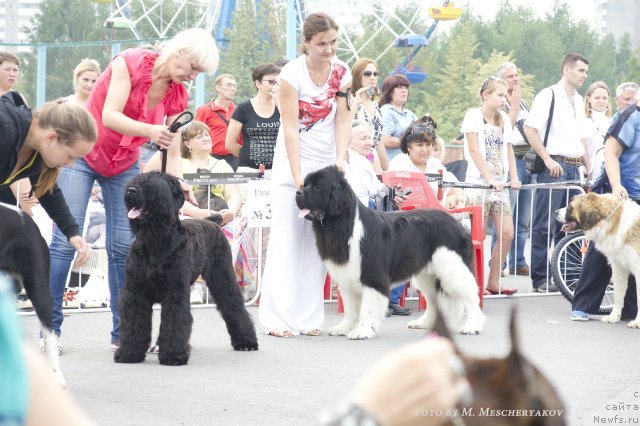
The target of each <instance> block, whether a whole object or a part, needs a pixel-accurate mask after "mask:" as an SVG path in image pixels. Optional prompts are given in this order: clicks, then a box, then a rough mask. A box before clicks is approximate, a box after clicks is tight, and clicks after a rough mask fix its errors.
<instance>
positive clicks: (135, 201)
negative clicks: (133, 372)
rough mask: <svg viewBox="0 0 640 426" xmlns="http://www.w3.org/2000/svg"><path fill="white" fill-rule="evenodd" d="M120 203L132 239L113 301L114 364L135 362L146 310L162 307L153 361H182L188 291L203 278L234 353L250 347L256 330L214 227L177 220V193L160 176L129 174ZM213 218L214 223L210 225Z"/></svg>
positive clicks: (142, 350) (145, 338) (175, 184)
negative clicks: (116, 318) (116, 324)
mask: <svg viewBox="0 0 640 426" xmlns="http://www.w3.org/2000/svg"><path fill="white" fill-rule="evenodd" d="M124 198H125V205H126V207H127V210H129V222H130V224H131V229H132V231H133V233H134V234H135V237H136V239H135V241H134V242H133V244H132V246H131V249H130V251H129V256H128V258H127V265H126V284H125V288H124V291H123V293H122V295H121V297H120V301H119V303H120V305H119V306H120V312H121V323H120V348H119V349H118V350H117V351H116V353H115V355H114V360H115V361H116V362H122V363H134V362H142V361H143V360H144V358H145V354H146V351H147V349H148V347H149V344H150V342H151V317H152V305H153V304H154V303H160V304H161V305H162V311H161V317H160V318H161V319H160V321H161V322H160V333H159V336H158V340H157V342H156V343H157V344H158V346H159V347H160V353H159V354H158V359H159V361H160V364H164V365H184V364H186V363H187V362H188V361H189V337H190V335H191V325H192V323H193V318H192V316H191V311H190V304H189V293H190V286H191V283H193V282H194V281H195V280H196V278H198V275H202V276H203V278H204V279H205V281H206V283H207V287H208V288H209V290H210V291H211V294H212V296H213V299H214V301H215V303H216V305H217V307H218V310H219V311H220V313H221V315H222V318H223V319H224V321H225V323H226V325H227V331H228V332H229V335H230V336H231V345H232V346H233V348H234V349H235V350H257V349H258V340H257V337H256V331H255V327H254V325H253V322H252V320H251V317H250V316H249V313H248V312H247V310H246V309H245V307H244V300H243V297H242V293H241V291H240V288H239V287H238V285H237V283H236V282H235V274H234V270H233V264H232V256H231V249H230V247H229V243H228V242H227V239H226V237H225V236H224V234H223V232H222V230H221V229H220V227H219V225H218V223H219V221H220V216H219V215H216V217H210V218H209V219H207V220H196V219H189V220H185V221H181V220H180V219H179V217H178V212H179V210H180V208H181V207H182V204H183V203H184V195H183V193H182V189H181V187H180V182H179V181H178V179H177V178H175V177H173V176H171V175H168V174H165V173H160V172H151V173H144V174H141V175H139V176H136V177H135V178H133V179H132V180H131V182H130V183H129V184H128V185H127V188H126V191H125V197H124ZM216 221H217V222H218V223H216Z"/></svg>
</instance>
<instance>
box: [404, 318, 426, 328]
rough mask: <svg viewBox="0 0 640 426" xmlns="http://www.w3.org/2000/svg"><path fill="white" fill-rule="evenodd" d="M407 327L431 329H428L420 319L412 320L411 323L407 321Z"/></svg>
mask: <svg viewBox="0 0 640 426" xmlns="http://www.w3.org/2000/svg"><path fill="white" fill-rule="evenodd" d="M407 327H409V328H416V329H417V328H431V327H429V326H428V325H427V324H426V323H425V322H424V321H422V320H421V319H417V320H413V321H409V322H408V323H407Z"/></svg>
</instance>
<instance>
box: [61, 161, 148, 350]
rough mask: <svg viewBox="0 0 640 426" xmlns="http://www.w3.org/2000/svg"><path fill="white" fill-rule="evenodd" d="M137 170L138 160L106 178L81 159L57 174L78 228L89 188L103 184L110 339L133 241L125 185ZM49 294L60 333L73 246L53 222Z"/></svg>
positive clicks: (115, 331)
mask: <svg viewBox="0 0 640 426" xmlns="http://www.w3.org/2000/svg"><path fill="white" fill-rule="evenodd" d="M138 174H140V166H139V165H138V163H135V164H134V165H132V166H131V167H130V168H129V169H128V170H126V171H124V172H123V173H120V174H119V175H116V176H112V177H109V178H106V177H104V176H102V175H100V174H98V173H97V172H96V171H95V170H93V169H92V168H91V167H90V166H89V165H88V164H87V163H86V162H85V161H84V160H82V159H80V160H77V161H76V162H75V164H74V165H73V166H71V167H65V168H64V169H63V170H62V173H61V174H60V176H59V177H58V186H59V187H60V190H62V193H63V195H64V198H65V200H66V201H67V205H68V206H69V210H70V211H71V214H72V215H73V217H74V218H75V219H76V222H77V223H78V226H80V229H83V227H84V219H85V214H86V211H87V204H88V202H89V197H90V196H91V188H92V187H93V184H94V182H95V181H96V180H97V181H98V184H99V185H100V188H102V197H103V200H104V209H105V216H106V248H107V257H108V259H109V268H108V275H109V294H110V297H111V302H110V306H111V312H112V314H113V331H112V332H111V341H112V342H116V341H117V340H118V338H119V334H118V328H119V324H120V312H119V311H118V297H119V296H120V293H121V291H122V289H123V288H124V282H125V271H124V268H125V262H126V259H127V254H128V253H129V246H130V245H131V242H132V241H133V237H132V234H131V229H130V228H129V220H128V219H127V211H126V208H125V206H124V189H125V187H126V185H127V183H129V181H130V180H131V179H133V177H134V176H136V175H138ZM50 250H51V298H52V299H53V331H54V332H55V333H56V334H57V335H60V332H61V331H60V327H61V325H62V321H63V316H62V297H63V294H64V289H65V286H66V284H67V280H68V276H69V269H70V268H71V261H72V260H73V256H74V254H75V250H74V248H73V247H72V246H71V245H70V244H69V242H68V241H67V238H66V237H65V236H64V235H63V234H62V232H60V230H59V229H58V227H57V226H56V227H55V228H54V231H53V238H52V240H51V246H50Z"/></svg>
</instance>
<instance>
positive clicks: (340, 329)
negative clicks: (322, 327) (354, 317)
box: [329, 324, 350, 336]
mask: <svg viewBox="0 0 640 426" xmlns="http://www.w3.org/2000/svg"><path fill="white" fill-rule="evenodd" d="M349 331H350V330H349V328H346V327H344V326H343V325H342V324H338V325H336V326H335V327H331V328H330V329H329V336H346V335H347V333H349Z"/></svg>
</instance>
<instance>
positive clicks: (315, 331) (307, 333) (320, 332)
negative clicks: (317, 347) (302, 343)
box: [300, 328, 322, 336]
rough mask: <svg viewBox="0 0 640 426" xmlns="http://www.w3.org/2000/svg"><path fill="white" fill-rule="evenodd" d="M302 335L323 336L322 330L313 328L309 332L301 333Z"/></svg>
mask: <svg viewBox="0 0 640 426" xmlns="http://www.w3.org/2000/svg"><path fill="white" fill-rule="evenodd" d="M300 334H304V335H305V336H319V335H321V334H322V330H320V329H319V328H313V329H311V330H309V331H307V332H304V333H300Z"/></svg>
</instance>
